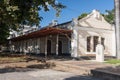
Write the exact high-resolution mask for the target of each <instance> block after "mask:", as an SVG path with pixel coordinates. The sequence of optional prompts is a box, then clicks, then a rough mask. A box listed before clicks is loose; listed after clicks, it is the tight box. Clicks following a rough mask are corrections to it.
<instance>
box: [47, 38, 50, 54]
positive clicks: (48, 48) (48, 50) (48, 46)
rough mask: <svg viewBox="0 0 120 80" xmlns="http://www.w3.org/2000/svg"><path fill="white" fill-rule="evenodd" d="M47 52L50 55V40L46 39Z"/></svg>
mask: <svg viewBox="0 0 120 80" xmlns="http://www.w3.org/2000/svg"><path fill="white" fill-rule="evenodd" d="M47 54H48V55H51V40H47Z"/></svg>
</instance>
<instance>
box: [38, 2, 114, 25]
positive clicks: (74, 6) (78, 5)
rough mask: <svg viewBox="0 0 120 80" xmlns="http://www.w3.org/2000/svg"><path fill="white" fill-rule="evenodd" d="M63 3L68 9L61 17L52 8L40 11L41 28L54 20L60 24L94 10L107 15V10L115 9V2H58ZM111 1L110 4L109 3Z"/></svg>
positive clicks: (63, 10)
mask: <svg viewBox="0 0 120 80" xmlns="http://www.w3.org/2000/svg"><path fill="white" fill-rule="evenodd" d="M57 1H58V2H61V3H62V4H63V5H65V6H66V8H64V9H62V12H61V13H60V17H56V15H55V14H56V11H55V10H54V9H53V8H50V11H48V12H45V11H40V12H39V15H40V16H42V17H43V19H42V21H40V26H41V27H45V26H47V25H48V24H49V23H51V21H52V20H58V23H59V24H60V23H64V22H67V21H71V20H72V18H77V17H78V16H79V15H80V14H82V13H90V12H91V11H92V10H93V9H96V10H99V11H100V12H101V13H105V10H111V9H113V8H114V0H57ZM108 1H109V2H108Z"/></svg>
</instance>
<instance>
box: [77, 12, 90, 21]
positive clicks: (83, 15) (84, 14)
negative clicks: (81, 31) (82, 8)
mask: <svg viewBox="0 0 120 80" xmlns="http://www.w3.org/2000/svg"><path fill="white" fill-rule="evenodd" d="M87 15H88V13H82V14H81V15H80V16H78V20H80V19H82V18H84V17H86V16H87Z"/></svg>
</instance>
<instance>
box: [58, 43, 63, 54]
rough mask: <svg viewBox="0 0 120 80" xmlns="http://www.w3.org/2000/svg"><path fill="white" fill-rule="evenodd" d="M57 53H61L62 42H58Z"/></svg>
mask: <svg viewBox="0 0 120 80" xmlns="http://www.w3.org/2000/svg"><path fill="white" fill-rule="evenodd" d="M58 55H62V42H61V41H59V42H58Z"/></svg>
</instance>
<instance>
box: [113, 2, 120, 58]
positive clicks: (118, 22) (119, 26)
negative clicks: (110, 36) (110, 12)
mask: <svg viewBox="0 0 120 80" xmlns="http://www.w3.org/2000/svg"><path fill="white" fill-rule="evenodd" d="M114 4H115V30H116V55H117V59H120V0H114Z"/></svg>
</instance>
